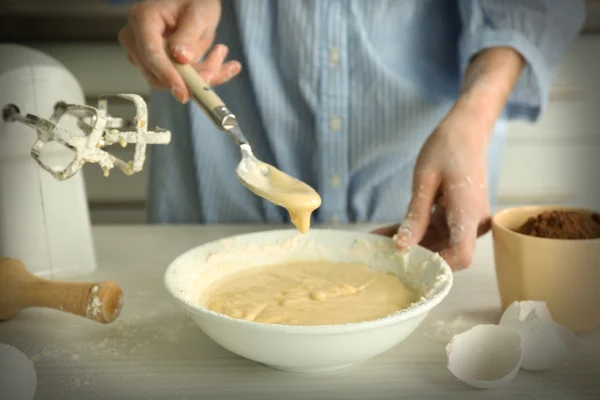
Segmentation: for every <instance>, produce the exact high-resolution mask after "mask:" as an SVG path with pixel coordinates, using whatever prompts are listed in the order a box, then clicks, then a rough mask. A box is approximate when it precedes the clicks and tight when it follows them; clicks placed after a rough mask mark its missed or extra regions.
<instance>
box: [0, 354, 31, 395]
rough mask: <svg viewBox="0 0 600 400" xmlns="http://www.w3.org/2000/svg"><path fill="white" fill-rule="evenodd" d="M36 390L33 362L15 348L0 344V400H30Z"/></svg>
mask: <svg viewBox="0 0 600 400" xmlns="http://www.w3.org/2000/svg"><path fill="white" fill-rule="evenodd" d="M36 388H37V375H36V373H35V368H34V366H33V362H32V361H31V360H30V359H29V358H28V357H27V356H26V355H25V354H23V353H22V352H21V351H20V350H19V349H17V348H16V347H13V346H10V345H8V344H5V343H0V398H1V399H3V400H32V399H33V397H34V396H35V392H36Z"/></svg>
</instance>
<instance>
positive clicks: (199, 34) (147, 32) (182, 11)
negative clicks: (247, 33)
mask: <svg viewBox="0 0 600 400" xmlns="http://www.w3.org/2000/svg"><path fill="white" fill-rule="evenodd" d="M220 18H221V1H220V0H147V1H144V2H141V3H136V4H135V5H134V6H133V7H132V8H131V11H130V14H129V22H128V23H127V25H125V26H124V27H123V28H122V29H121V31H120V32H119V41H120V42H121V44H122V45H123V47H125V49H127V57H128V59H129V61H130V62H131V63H132V64H133V65H135V66H136V67H137V68H138V69H139V70H140V71H141V73H142V75H143V76H144V78H145V79H146V81H148V83H149V84H150V85H151V86H152V87H154V88H157V89H167V90H170V91H171V93H172V94H173V96H175V98H177V100H179V101H180V102H182V103H186V102H187V101H188V100H189V98H190V94H189V91H188V90H187V87H186V86H185V84H184V82H183V80H182V78H181V76H180V75H179V73H178V72H177V70H176V69H175V68H174V67H173V65H172V62H171V61H170V59H169V56H168V55H167V53H166V51H167V49H166V46H165V41H166V40H168V41H169V46H168V50H169V51H171V52H172V56H173V57H174V58H175V59H176V60H177V61H178V62H180V63H183V64H188V63H193V65H194V67H195V69H196V70H197V71H198V73H199V74H200V76H202V78H203V79H204V80H205V81H206V82H207V83H208V84H209V85H211V86H218V85H220V84H223V83H225V82H227V81H229V80H230V79H231V78H233V77H234V76H236V75H238V74H239V73H240V71H241V69H242V66H241V64H240V63H239V62H238V61H227V62H225V58H226V57H227V52H228V48H227V46H225V45H222V44H218V45H216V46H214V47H212V49H211V46H212V45H213V41H214V38H215V32H216V29H217V25H218V24H219V20H220ZM209 49H210V51H209ZM207 52H208V53H207ZM205 55H206V56H205ZM204 56H205V57H204ZM203 57H204V58H203ZM201 59H202V61H200V60H201Z"/></svg>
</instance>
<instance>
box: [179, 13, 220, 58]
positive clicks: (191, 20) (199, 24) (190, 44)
mask: <svg viewBox="0 0 600 400" xmlns="http://www.w3.org/2000/svg"><path fill="white" fill-rule="evenodd" d="M213 12H214V10H211V9H210V8H208V7H207V6H206V5H205V4H202V3H198V2H192V3H190V4H189V5H188V6H187V7H186V9H185V10H184V12H183V13H182V14H181V18H180V20H179V23H178V25H177V30H176V31H175V32H174V33H173V34H172V35H171V37H170V38H169V46H170V49H171V51H172V52H173V56H174V57H175V59H176V60H177V61H179V62H180V63H182V64H189V63H191V62H194V61H196V60H199V59H200V58H201V57H202V56H203V55H204V53H205V52H206V50H208V47H207V46H208V45H210V43H208V44H205V45H204V46H202V47H198V46H197V43H198V42H199V41H200V39H201V38H204V37H206V36H209V35H212V34H213V33H214V31H215V30H216V28H217V27H216V25H215V24H214V22H213V21H216V20H218V19H217V18H210V17H209V16H210V15H211V14H212V13H213Z"/></svg>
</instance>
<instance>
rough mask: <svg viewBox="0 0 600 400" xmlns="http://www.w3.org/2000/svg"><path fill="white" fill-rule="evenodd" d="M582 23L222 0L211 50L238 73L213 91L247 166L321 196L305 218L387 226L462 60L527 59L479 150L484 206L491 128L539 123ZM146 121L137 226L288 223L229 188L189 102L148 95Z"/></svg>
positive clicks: (346, 2) (530, 12)
mask: <svg viewBox="0 0 600 400" xmlns="http://www.w3.org/2000/svg"><path fill="white" fill-rule="evenodd" d="M583 19H584V2H583V1H581V0H569V1H565V0H537V1H536V0H520V1H519V0H512V1H506V0H505V1H499V0H379V1H376V0H327V1H323V0H302V1H296V0H295V1H287V0H238V1H227V0H224V1H223V17H222V21H221V24H220V26H219V29H218V32H217V39H216V41H217V42H221V43H225V44H226V45H228V46H229V47H230V58H234V59H238V60H240V61H241V62H242V64H243V66H244V70H243V72H242V74H241V76H239V77H237V78H235V79H234V80H233V81H231V82H229V83H227V84H225V85H223V86H221V87H218V88H217V90H216V92H217V93H218V95H219V96H221V98H222V99H223V100H224V102H225V103H226V104H227V105H228V106H229V108H230V109H231V110H232V111H233V112H234V113H235V114H236V115H237V117H238V119H239V122H240V124H241V127H242V130H243V131H244V133H245V135H246V136H247V138H248V140H249V141H250V143H251V145H252V146H253V148H254V150H255V153H256V155H257V156H258V157H259V158H260V159H262V160H264V161H265V162H268V163H272V164H273V165H275V166H277V167H278V168H280V169H282V170H283V171H285V172H287V173H289V174H291V175H293V176H295V177H297V178H299V179H301V180H303V181H305V182H307V183H308V184H310V185H311V186H313V187H314V188H315V189H316V190H317V191H318V192H319V193H320V194H321V196H322V199H323V203H322V206H321V208H320V209H319V210H317V211H316V213H315V215H314V220H313V221H314V222H332V221H333V222H335V221H339V222H342V223H343V222H354V221H371V222H384V221H385V222H388V221H399V220H401V219H402V218H403V215H404V213H405V210H406V207H407V205H408V202H409V200H410V194H411V178H412V172H413V167H414V164H415V160H416V157H417V154H418V152H419V150H420V148H421V146H422V144H423V143H424V141H425V140H426V138H427V137H428V135H429V134H430V133H431V132H432V130H433V129H434V128H435V127H436V125H437V124H438V123H439V122H440V120H441V119H442V118H443V116H444V115H445V114H446V113H447V112H448V110H449V108H450V107H451V106H452V104H453V102H454V101H455V100H456V97H457V93H458V90H459V87H460V83H461V79H462V75H463V72H464V71H465V69H466V67H467V64H468V61H469V59H470V58H471V57H472V56H473V55H475V54H476V53H477V52H479V51H481V50H483V49H486V48H489V47H494V46H509V47H512V48H514V49H516V50H517V51H519V52H520V53H521V54H522V55H523V56H524V57H525V59H526V61H527V66H526V69H525V70H524V72H523V73H522V76H521V77H520V79H519V81H518V84H517V86H516V88H515V90H514V92H513V93H512V96H511V97H510V100H509V102H508V104H507V106H506V109H505V112H504V114H503V118H502V120H501V121H500V122H499V123H498V126H497V128H496V133H495V136H494V139H493V141H492V143H491V146H490V152H489V186H490V188H491V190H490V197H491V198H492V199H493V197H494V194H495V188H496V186H497V182H498V173H499V169H500V161H501V157H502V147H503V144H504V136H505V125H506V123H505V121H507V120H510V119H514V118H520V119H525V120H528V121H535V120H536V119H537V118H538V117H539V116H540V114H541V113H542V112H543V110H544V108H545V105H546V102H547V99H548V92H549V89H550V86H551V82H552V79H553V77H554V74H555V72H556V70H557V67H558V66H559V63H560V61H561V59H562V57H563V55H564V53H565V51H566V49H567V48H568V46H569V45H570V43H571V42H572V40H573V39H574V37H575V35H576V34H577V33H578V31H579V29H580V28H581V26H582V23H583ZM151 118H152V120H153V121H152V122H153V123H154V124H158V125H159V126H162V127H165V128H168V129H170V130H171V131H172V132H173V137H172V143H171V144H170V145H169V146H155V147H154V148H153V149H152V150H151V157H150V182H149V197H148V200H149V218H150V221H151V222H154V223H268V222H288V221H289V217H288V215H287V213H286V212H285V210H283V209H281V208H279V207H276V206H274V205H273V204H271V203H269V202H267V201H265V200H263V199H261V198H259V197H257V196H255V195H254V194H252V193H251V192H250V191H248V190H247V189H246V188H244V187H243V186H242V185H241V184H240V183H239V182H238V181H237V179H236V176H235V168H236V165H237V163H238V161H239V158H240V156H239V150H238V149H237V148H236V146H235V144H234V142H233V141H232V140H231V139H230V138H229V137H228V136H227V135H226V134H224V133H223V132H221V131H219V130H217V129H216V128H215V127H214V126H213V125H212V123H211V122H210V121H209V120H208V119H207V118H206V117H205V115H204V114H203V113H202V112H201V111H200V110H199V109H198V108H197V106H196V105H195V104H194V103H191V102H190V103H189V104H187V105H181V104H179V103H177V102H176V100H174V99H173V98H172V97H171V95H170V94H169V93H166V92H162V91H155V92H153V94H152V96H151Z"/></svg>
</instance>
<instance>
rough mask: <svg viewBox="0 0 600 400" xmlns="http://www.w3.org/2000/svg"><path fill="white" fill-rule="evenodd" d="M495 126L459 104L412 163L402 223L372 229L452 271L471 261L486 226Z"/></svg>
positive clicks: (487, 226)
mask: <svg viewBox="0 0 600 400" xmlns="http://www.w3.org/2000/svg"><path fill="white" fill-rule="evenodd" d="M492 129H493V124H492V125H491V126H490V123H489V122H488V121H487V120H485V119H482V118H478V115H477V114H476V110H474V109H471V107H469V106H468V104H461V103H460V102H458V103H457V105H456V106H455V107H454V109H453V110H452V111H451V112H450V113H449V114H448V115H447V117H446V118H445V119H444V120H443V121H442V123H441V124H440V125H439V126H438V128H437V129H436V130H435V131H434V132H433V133H432V134H431V135H430V137H429V138H428V139H427V141H426V142H425V144H424V145H423V148H422V149H421V152H420V154H419V157H418V158H417V163H416V166H415V172H414V178H413V192H412V200H411V203H410V205H409V208H408V212H407V214H406V218H405V220H404V222H403V223H402V224H396V225H393V226H388V227H385V228H381V229H378V230H376V231H375V233H378V234H383V235H388V236H392V235H393V236H394V241H395V243H396V246H397V247H398V248H399V249H401V250H405V249H408V248H410V247H411V246H414V245H416V244H420V245H421V246H424V247H427V248H429V249H430V250H432V251H435V252H439V253H440V255H441V256H442V257H443V258H444V259H445V260H446V262H448V264H450V266H451V267H452V268H453V269H462V268H467V267H468V266H469V265H470V264H471V260H472V257H473V253H474V251H475V242H476V240H477V238H478V237H479V236H481V235H483V234H485V233H486V232H487V231H488V230H489V229H490V208H489V201H488V190H487V148H488V138H489V131H490V130H492Z"/></svg>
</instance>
